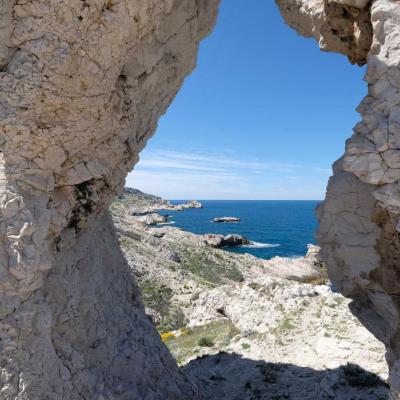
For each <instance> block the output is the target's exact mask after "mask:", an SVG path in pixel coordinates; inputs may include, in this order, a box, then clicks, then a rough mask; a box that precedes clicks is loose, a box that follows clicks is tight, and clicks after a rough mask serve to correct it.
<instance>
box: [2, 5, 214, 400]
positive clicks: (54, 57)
mask: <svg viewBox="0 0 400 400" xmlns="http://www.w3.org/2000/svg"><path fill="white" fill-rule="evenodd" d="M217 3H218V1H217V0H137V1H133V0H69V1H63V0H43V1H42V0H41V1H16V0H0V157H1V158H0V235H1V241H0V305H1V306H0V399H8V400H9V399H18V400H22V399H29V400H38V399H43V400H44V399H49V400H53V399H68V400H75V399H90V400H97V399H98V400H117V399H118V400H120V399H149V400H150V399H171V400H177V399H185V400H186V399H192V398H193V399H194V398H198V397H199V396H200V395H199V393H198V390H197V388H196V386H194V385H193V384H192V383H190V382H188V381H187V380H186V379H185V378H184V377H183V376H181V375H180V374H179V372H178V369H177V367H176V364H175V362H174V360H173V359H172V358H171V356H170V355H169V353H168V352H167V351H166V349H165V348H164V346H163V344H162V343H161V342H160V340H159V337H158V334H157V332H156V331H155V329H154V328H153V326H152V325H151V323H150V321H149V320H148V318H147V316H146V315H145V313H144V310H143V306H142V304H141V301H140V297H139V294H138V291H137V289H136V286H135V283H134V282H133V280H132V278H131V277H130V272H129V268H128V266H127V264H126V263H125V261H124V258H123V257H122V255H121V253H120V252H119V250H118V246H117V244H116V242H115V239H114V232H113V228H112V225H111V224H110V221H109V217H108V211H107V209H108V206H109V204H110V202H111V201H112V199H113V198H114V196H115V195H116V194H118V193H120V191H121V190H122V188H123V186H124V178H125V176H126V174H127V173H128V172H129V171H130V170H131V169H132V167H133V165H134V164H135V163H136V162H137V160H138V152H139V151H140V150H141V149H142V148H143V146H144V145H145V142H146V140H147V139H148V138H149V137H150V136H151V135H152V134H153V132H154V130H155V127H156V123H157V120H158V118H159V117H160V115H161V114H162V113H164V112H165V110H166V108H167V107H168V105H169V104H170V102H171V101H172V99H173V98H174V96H175V94H176V92H177V90H178V89H179V88H180V86H181V85H182V82H183V79H184V77H185V76H186V75H187V74H188V73H189V72H190V71H191V70H192V69H193V68H194V66H195V60H196V54H197V48H198V44H199V41H200V40H201V39H202V38H203V37H204V36H205V35H206V34H207V33H208V31H209V29H210V28H211V26H212V25H213V24H214V22H215V17H216V11H217Z"/></svg>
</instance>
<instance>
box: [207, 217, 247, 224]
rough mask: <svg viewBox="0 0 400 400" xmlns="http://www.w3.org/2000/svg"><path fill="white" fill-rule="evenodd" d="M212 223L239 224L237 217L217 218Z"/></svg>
mask: <svg viewBox="0 0 400 400" xmlns="http://www.w3.org/2000/svg"><path fill="white" fill-rule="evenodd" d="M213 222H225V223H227V224H231V223H234V222H240V218H237V217H217V218H214V219H213Z"/></svg>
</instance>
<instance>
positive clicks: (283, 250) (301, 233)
mask: <svg viewBox="0 0 400 400" xmlns="http://www.w3.org/2000/svg"><path fill="white" fill-rule="evenodd" d="M183 202H185V201H184V200H173V201H171V203H172V204H180V203H183ZM201 203H202V204H203V207H204V208H201V209H187V210H185V211H165V212H163V214H168V215H170V221H173V222H174V224H175V225H174V226H177V227H179V228H182V229H184V230H186V231H189V232H193V233H198V234H205V233H218V234H224V235H226V234H228V233H237V234H239V235H243V236H246V237H247V239H249V240H251V241H252V242H254V243H255V245H254V246H240V247H232V248H228V250H230V251H234V252H239V253H250V254H252V255H254V256H256V257H260V258H265V259H269V258H271V257H275V256H283V257H296V256H303V255H304V254H305V253H306V252H307V244H308V243H315V237H314V233H315V230H316V228H317V219H316V216H315V208H316V207H317V205H318V204H319V203H320V202H319V201H311V200H310V201H308V200H307V201H298V200H293V201H291V200H287V201H280V200H279V201H278V200H229V201H227V200H204V201H202V202H201ZM216 217H238V218H240V222H238V223H230V224H229V223H228V224H227V223H215V222H212V220H213V218H216Z"/></svg>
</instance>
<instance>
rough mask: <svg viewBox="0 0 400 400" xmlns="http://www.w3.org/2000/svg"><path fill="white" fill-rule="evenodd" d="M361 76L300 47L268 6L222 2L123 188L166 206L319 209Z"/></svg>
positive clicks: (307, 45) (354, 117) (311, 45)
mask: <svg viewBox="0 0 400 400" xmlns="http://www.w3.org/2000/svg"><path fill="white" fill-rule="evenodd" d="M364 73H365V70H364V68H359V67H356V66H352V65H351V64H350V63H349V62H348V61H347V59H346V58H345V57H344V56H341V55H337V54H333V53H325V52H321V51H320V50H319V49H318V45H317V44H316V42H315V41H314V40H311V39H304V38H302V37H299V36H298V35H297V34H296V33H295V32H294V31H293V30H291V29H290V28H288V27H287V26H286V25H285V24H284V22H283V20H282V18H281V17H280V15H279V12H278V9H277V7H276V6H275V2H274V1H272V0H267V1H260V0H247V1H242V0H223V1H222V5H221V8H220V13H219V17H218V22H217V26H216V28H215V30H214V31H213V33H212V34H211V35H210V36H209V37H208V38H206V39H205V40H204V41H203V42H202V44H201V46H200V52H199V58H198V66H197V69H195V71H194V72H193V73H192V74H191V75H190V76H189V77H188V78H187V79H186V81H185V84H184V86H183V88H182V89H181V91H180V92H179V94H178V96H177V97H176V98H175V100H174V102H173V103H172V105H171V106H170V108H169V110H168V111H167V113H166V115H165V116H163V117H162V118H161V120H160V121H159V127H158V129H157V132H156V134H155V136H154V137H153V138H152V139H150V140H149V142H148V144H147V147H146V148H145V150H144V151H143V152H142V153H141V155H140V158H141V160H140V162H139V163H138V164H137V165H136V167H135V170H134V171H133V172H132V173H130V174H129V176H128V179H127V186H131V187H136V188H138V189H140V190H143V191H146V192H149V193H153V194H156V195H160V196H162V197H164V198H167V199H191V198H196V199H322V198H323V197H324V194H325V188H326V183H327V180H328V178H329V175H330V174H331V164H332V162H333V161H334V160H336V159H337V158H338V157H340V156H341V155H342V154H343V151H344V142H345V139H346V138H348V137H349V136H350V135H351V132H352V127H353V126H354V125H355V123H357V122H358V120H359V116H358V114H357V113H356V111H355V108H356V107H357V105H358V104H359V103H360V101H361V99H362V98H363V97H364V95H365V93H366V91H367V88H366V84H365V82H364V81H363V80H362V78H363V75H364Z"/></svg>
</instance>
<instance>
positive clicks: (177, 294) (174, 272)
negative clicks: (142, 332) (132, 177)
mask: <svg viewBox="0 0 400 400" xmlns="http://www.w3.org/2000/svg"><path fill="white" fill-rule="evenodd" d="M186 207H200V205H199V203H196V202H193V203H192V204H191V205H184V206H182V207H178V208H176V206H172V205H170V204H169V203H168V202H165V201H163V200H161V199H160V198H157V197H154V196H151V195H146V194H144V193H141V192H139V191H136V190H133V189H132V190H129V191H125V193H124V194H123V195H122V196H121V197H120V198H119V199H118V200H117V201H116V202H114V204H113V205H112V207H111V210H112V214H113V219H114V223H115V226H116V229H117V231H118V233H119V238H120V239H119V240H120V243H121V247H122V249H123V251H124V254H125V256H126V258H127V260H128V262H129V264H130V266H131V267H132V272H133V273H134V274H135V276H136V279H137V281H138V284H139V286H140V288H141V290H142V296H143V301H144V303H145V306H146V311H147V313H148V314H149V316H150V317H151V318H152V320H153V322H154V324H155V325H156V326H157V328H158V330H159V331H160V334H161V336H162V339H163V341H164V342H165V344H166V345H167V346H168V348H169V349H170V351H171V352H172V354H173V355H174V357H175V358H176V360H177V361H178V363H179V364H180V365H181V367H182V369H183V370H184V371H185V372H186V373H187V374H189V375H190V376H192V377H193V379H196V380H200V382H202V383H203V385H202V386H203V387H204V390H205V391H206V395H207V399H210V400H214V399H215V400H217V399H221V400H222V399H234V400H245V399H248V400H250V399H274V400H278V399H299V400H300V399H302V400H303V399H304V400H305V399H309V400H311V399H313V400H314V399H344V400H351V399H359V400H361V399H363V400H364V399H371V400H372V399H373V400H380V399H385V398H387V387H386V384H385V383H384V379H386V376H387V367H386V363H385V359H384V348H383V345H382V344H381V343H380V342H378V341H377V340H376V339H375V338H374V337H373V336H372V335H371V334H370V333H369V332H368V331H367V330H366V329H365V328H364V327H363V326H362V325H361V324H360V323H359V322H358V320H357V319H356V318H355V317H354V316H353V315H352V314H351V313H350V311H349V310H348V300H347V299H345V298H344V297H343V296H341V295H340V294H338V293H334V291H332V289H331V287H330V286H329V285H328V282H327V278H326V274H325V270H324V268H323V265H322V264H321V263H320V261H319V259H318V251H317V250H318V249H317V248H316V247H315V246H310V248H309V252H308V254H307V255H306V256H305V257H303V258H298V259H286V258H280V257H275V258H273V259H272V260H261V259H258V258H256V257H253V256H251V255H248V254H244V255H243V254H236V253H231V252H228V251H226V250H224V249H219V248H214V247H212V243H211V244H210V240H209V236H207V235H194V234H192V233H189V232H185V231H182V230H180V229H178V228H175V227H171V226H168V225H165V222H166V221H165V220H164V221H162V220H160V219H158V217H157V215H158V214H157V213H156V211H157V209H175V210H184V209H185V208H186ZM183 212H184V211H183ZM150 215H151V216H152V217H149V216H150ZM157 222H161V223H163V224H164V225H157ZM232 229H234V225H233V226H232ZM232 233H234V232H232Z"/></svg>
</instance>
